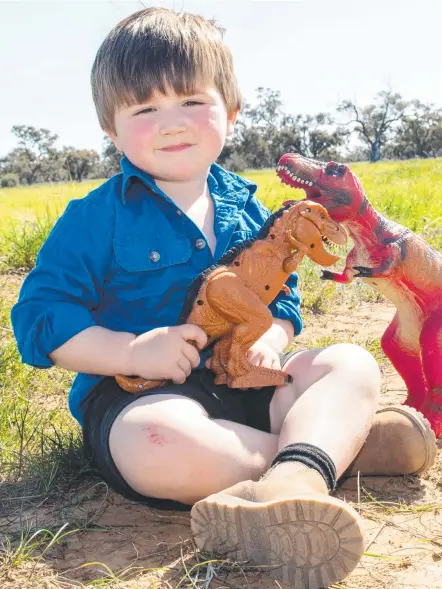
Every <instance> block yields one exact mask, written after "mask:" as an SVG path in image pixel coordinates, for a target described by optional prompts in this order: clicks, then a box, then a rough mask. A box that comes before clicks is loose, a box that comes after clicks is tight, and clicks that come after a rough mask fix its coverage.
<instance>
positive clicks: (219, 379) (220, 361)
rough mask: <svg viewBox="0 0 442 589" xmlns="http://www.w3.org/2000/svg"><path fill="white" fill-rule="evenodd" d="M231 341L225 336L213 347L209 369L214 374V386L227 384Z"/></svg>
mask: <svg viewBox="0 0 442 589" xmlns="http://www.w3.org/2000/svg"><path fill="white" fill-rule="evenodd" d="M231 343H232V339H231V337H230V336H228V335H225V336H224V337H223V338H221V339H220V340H219V341H217V342H216V344H215V345H214V347H213V356H212V363H211V365H210V368H211V370H212V372H214V373H215V375H216V376H215V384H226V383H227V372H226V369H227V362H228V359H229V352H230V346H231Z"/></svg>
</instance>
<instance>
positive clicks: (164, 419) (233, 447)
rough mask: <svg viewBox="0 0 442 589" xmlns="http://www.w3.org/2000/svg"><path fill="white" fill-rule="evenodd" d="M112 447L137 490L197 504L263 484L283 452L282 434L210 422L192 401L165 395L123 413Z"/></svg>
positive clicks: (113, 433)
mask: <svg viewBox="0 0 442 589" xmlns="http://www.w3.org/2000/svg"><path fill="white" fill-rule="evenodd" d="M109 447H110V452H111V455H112V458H113V460H114V462H115V464H116V467H117V469H118V471H119V472H120V474H121V475H122V476H123V478H124V479H125V480H126V482H127V483H129V485H130V486H131V487H132V488H133V489H134V490H135V491H138V493H141V494H142V495H145V496H148V497H158V498H164V499H172V500H175V501H181V502H182V503H187V504H190V505H191V504H193V503H195V502H196V501H199V500H200V499H202V498H203V497H207V496H208V495H210V494H211V493H216V492H217V491H220V490H221V489H224V488H226V487H229V486H231V485H233V484H235V483H237V482H239V481H242V480H245V479H254V480H257V479H258V478H259V476H260V475H261V474H262V473H263V472H264V471H265V470H266V469H267V468H268V467H269V465H270V463H271V461H272V459H273V458H274V456H275V454H276V453H277V450H278V436H277V435H275V434H270V433H266V432H262V431H259V430H256V429H253V428H251V427H248V426H246V425H242V424H239V423H233V422H230V421H226V420H223V419H210V418H209V417H208V416H207V412H206V411H205V410H204V409H203V407H202V406H201V405H200V404H199V403H198V402H196V401H194V400H192V399H189V398H186V397H182V396H179V395H169V394H159V395H151V396H145V397H141V398H140V399H138V400H134V402H133V403H131V404H130V405H128V406H127V407H126V408H125V409H123V411H122V412H121V413H120V414H119V415H118V417H117V418H116V420H115V422H114V423H113V425H112V428H111V430H110V436H109Z"/></svg>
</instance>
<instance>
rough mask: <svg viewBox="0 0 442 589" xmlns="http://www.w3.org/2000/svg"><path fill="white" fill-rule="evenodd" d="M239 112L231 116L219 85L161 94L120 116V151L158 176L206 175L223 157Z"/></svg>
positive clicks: (116, 137)
mask: <svg viewBox="0 0 442 589" xmlns="http://www.w3.org/2000/svg"><path fill="white" fill-rule="evenodd" d="M236 117H237V113H236V112H235V113H231V114H229V113H228V112H227V109H226V106H225V104H224V101H223V99H222V97H221V94H220V93H219V91H218V90H217V89H216V88H215V87H214V86H209V87H204V88H201V89H199V91H198V92H197V93H195V94H192V95H191V96H178V95H177V94H175V92H174V91H173V90H170V91H168V92H167V94H166V95H164V94H161V93H159V92H155V93H154V94H153V96H152V98H151V99H150V100H149V101H147V102H145V103H143V104H136V105H131V106H128V107H122V108H121V109H120V110H118V111H117V112H116V114H115V128H116V134H112V133H109V137H110V138H111V139H112V141H113V142H114V144H115V146H116V148H117V149H118V150H119V151H122V152H123V153H124V154H125V155H126V157H127V158H128V159H129V160H130V161H131V162H132V163H133V164H134V165H136V166H137V167H138V168H140V169H142V170H144V171H146V172H148V173H149V174H151V175H152V176H153V177H154V178H156V179H158V180H163V181H171V182H177V181H178V182H179V181H187V180H192V179H196V178H199V177H201V175H202V174H206V173H207V170H208V168H209V167H210V165H211V164H212V163H213V162H214V161H215V160H216V159H217V157H218V156H219V154H220V153H221V150H222V148H223V146H224V142H225V139H226V136H228V135H231V134H232V132H233V127H234V124H235V121H236Z"/></svg>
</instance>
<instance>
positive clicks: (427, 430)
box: [376, 405, 437, 476]
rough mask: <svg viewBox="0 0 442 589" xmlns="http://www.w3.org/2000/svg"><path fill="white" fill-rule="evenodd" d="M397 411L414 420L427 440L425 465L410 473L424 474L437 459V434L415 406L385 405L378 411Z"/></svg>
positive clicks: (413, 474)
mask: <svg viewBox="0 0 442 589" xmlns="http://www.w3.org/2000/svg"><path fill="white" fill-rule="evenodd" d="M393 410H394V411H396V412H397V413H402V415H405V416H406V417H408V418H409V419H410V421H412V422H413V423H414V424H415V425H416V426H417V427H418V428H419V430H420V432H421V434H422V437H423V438H424V440H425V448H426V456H425V462H424V463H423V465H422V466H421V467H420V468H419V469H418V470H416V471H415V472H412V473H409V474H410V475H412V476H415V475H418V474H423V473H424V472H426V471H427V470H429V469H430V468H431V467H432V466H433V464H434V463H435V461H436V457H437V445H436V435H435V433H434V431H433V429H432V427H431V425H430V422H429V421H428V419H427V418H426V417H425V416H424V415H423V413H421V412H420V411H417V409H414V407H408V405H400V406H394V407H384V408H382V409H379V410H378V411H377V412H376V413H385V411H393Z"/></svg>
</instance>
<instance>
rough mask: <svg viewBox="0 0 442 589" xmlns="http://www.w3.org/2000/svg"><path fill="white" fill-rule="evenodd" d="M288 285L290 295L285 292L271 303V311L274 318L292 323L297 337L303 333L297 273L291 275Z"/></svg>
mask: <svg viewBox="0 0 442 589" xmlns="http://www.w3.org/2000/svg"><path fill="white" fill-rule="evenodd" d="M286 285H287V286H288V287H289V289H290V294H285V293H284V292H281V293H279V294H278V296H277V297H276V298H275V300H274V301H273V302H272V303H270V305H269V309H270V311H271V312H272V315H273V317H277V318H278V319H286V320H287V321H290V322H291V323H292V325H293V328H294V330H295V335H298V334H299V333H301V331H302V317H301V310H300V306H301V297H300V296H299V291H298V275H297V274H296V273H293V274H290V276H289V277H288V279H287V280H286Z"/></svg>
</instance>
